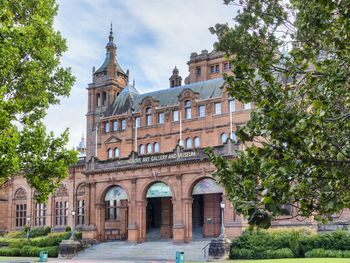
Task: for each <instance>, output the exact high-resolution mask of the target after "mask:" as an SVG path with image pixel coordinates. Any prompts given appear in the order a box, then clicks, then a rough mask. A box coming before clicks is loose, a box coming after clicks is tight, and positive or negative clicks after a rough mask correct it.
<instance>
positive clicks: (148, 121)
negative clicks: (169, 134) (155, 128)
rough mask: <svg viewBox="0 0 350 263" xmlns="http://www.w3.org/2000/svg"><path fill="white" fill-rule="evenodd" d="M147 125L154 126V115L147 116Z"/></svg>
mask: <svg viewBox="0 0 350 263" xmlns="http://www.w3.org/2000/svg"><path fill="white" fill-rule="evenodd" d="M146 124H147V125H152V115H151V114H149V115H146Z"/></svg>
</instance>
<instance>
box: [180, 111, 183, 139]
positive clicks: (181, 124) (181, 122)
mask: <svg viewBox="0 0 350 263" xmlns="http://www.w3.org/2000/svg"><path fill="white" fill-rule="evenodd" d="M182 144H183V143H182V118H181V110H180V146H183V145H182Z"/></svg>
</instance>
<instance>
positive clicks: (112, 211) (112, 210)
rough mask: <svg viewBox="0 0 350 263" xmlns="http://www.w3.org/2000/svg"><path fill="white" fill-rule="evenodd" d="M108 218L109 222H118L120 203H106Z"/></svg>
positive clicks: (110, 201) (115, 201)
mask: <svg viewBox="0 0 350 263" xmlns="http://www.w3.org/2000/svg"><path fill="white" fill-rule="evenodd" d="M106 216H107V219H108V220H118V219H119V218H120V201H119V200H118V201H117V200H109V201H106Z"/></svg>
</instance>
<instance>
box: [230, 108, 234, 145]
mask: <svg viewBox="0 0 350 263" xmlns="http://www.w3.org/2000/svg"><path fill="white" fill-rule="evenodd" d="M230 138H231V140H233V136H232V111H231V109H230Z"/></svg>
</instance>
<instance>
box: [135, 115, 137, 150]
mask: <svg viewBox="0 0 350 263" xmlns="http://www.w3.org/2000/svg"><path fill="white" fill-rule="evenodd" d="M135 124H136V125H135V153H136V152H137V119H136V123H135Z"/></svg>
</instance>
